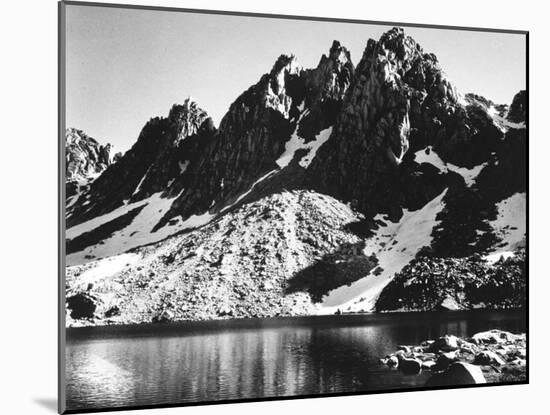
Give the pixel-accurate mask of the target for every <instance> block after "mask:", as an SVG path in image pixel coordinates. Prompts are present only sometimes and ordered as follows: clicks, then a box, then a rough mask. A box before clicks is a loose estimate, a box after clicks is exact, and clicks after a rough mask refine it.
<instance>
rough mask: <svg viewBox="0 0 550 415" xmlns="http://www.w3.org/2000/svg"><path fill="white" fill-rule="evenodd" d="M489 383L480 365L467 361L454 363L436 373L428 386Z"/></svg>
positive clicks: (427, 383) (429, 380)
mask: <svg viewBox="0 0 550 415" xmlns="http://www.w3.org/2000/svg"><path fill="white" fill-rule="evenodd" d="M483 383H487V381H486V380H485V377H484V376H483V372H482V371H481V368H480V367H479V366H475V365H472V364H470V363H465V362H456V363H453V364H452V365H451V366H449V368H448V369H447V370H445V371H444V372H441V373H436V374H434V375H433V376H432V377H431V378H430V379H428V382H426V386H457V385H475V384H483Z"/></svg>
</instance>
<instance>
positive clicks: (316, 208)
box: [59, 2, 528, 412]
mask: <svg viewBox="0 0 550 415" xmlns="http://www.w3.org/2000/svg"><path fill="white" fill-rule="evenodd" d="M527 36H528V34H527V32H520V31H507V30H486V29H471V28H450V27H443V26H441V27H428V26H422V25H418V24H415V25H412V24H410V25H408V24H405V23H395V24H394V23H376V22H362V21H352V20H350V21H346V20H334V19H330V16H327V18H307V17H295V16H270V15H256V14H247V13H225V12H213V11H201V10H185V9H181V10H179V9H163V8H153V7H137V6H128V5H124V6H121V5H101V4H86V3H78V2H61V3H60V85H61V91H60V120H61V121H60V152H61V155H60V177H61V183H60V186H61V190H60V198H61V202H60V215H61V218H62V219H61V230H60V232H61V237H60V264H61V265H60V380H59V382H60V385H59V394H60V398H59V399H60V411H61V412H86V411H97V410H114V409H121V408H145V407H163V406H178V405H190V404H207V403H208V404H209V403H223V402H234V401H254V400H264V399H285V398H292V397H316V396H342V395H349V394H366V393H378V392H390V391H411V390H421V389H437V388H449V387H465V386H480V385H484V386H487V385H500V384H521V383H526V382H528V365H527V332H528V319H527V302H528V297H527V285H528V274H527V255H528V252H527V248H528V241H527V203H528V195H527V190H528V177H527V172H528V168H527V160H528V90H527V88H528V82H527V54H528V49H527Z"/></svg>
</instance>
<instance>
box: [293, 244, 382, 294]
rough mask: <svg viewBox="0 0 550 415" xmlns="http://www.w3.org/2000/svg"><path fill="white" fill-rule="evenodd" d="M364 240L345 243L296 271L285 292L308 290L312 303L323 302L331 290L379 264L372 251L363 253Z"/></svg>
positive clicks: (364, 273) (366, 272)
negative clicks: (367, 253)
mask: <svg viewBox="0 0 550 415" xmlns="http://www.w3.org/2000/svg"><path fill="white" fill-rule="evenodd" d="M364 247H365V243H364V242H362V241H361V242H358V243H355V244H343V245H341V246H340V247H339V248H338V249H337V250H336V251H334V252H331V253H329V254H326V255H324V256H323V257H321V258H320V259H319V260H318V261H317V262H315V263H314V264H312V265H310V266H309V267H307V268H304V269H303V270H301V271H299V272H298V273H296V274H295V275H294V276H293V277H292V278H291V279H289V280H288V281H287V286H286V288H285V294H292V293H296V292H308V293H309V294H310V295H311V298H312V300H313V302H316V303H318V302H321V300H322V298H323V296H324V295H326V294H328V293H329V291H331V290H334V289H335V288H338V287H341V286H343V285H350V284H351V283H353V282H354V281H357V280H358V279H360V278H363V277H364V276H365V275H367V274H368V273H369V272H370V271H371V270H372V269H373V268H375V267H376V266H377V264H378V259H377V258H376V256H375V255H374V254H373V255H371V256H368V257H367V256H365V255H363V249H364Z"/></svg>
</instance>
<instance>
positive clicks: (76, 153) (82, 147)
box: [65, 128, 121, 181]
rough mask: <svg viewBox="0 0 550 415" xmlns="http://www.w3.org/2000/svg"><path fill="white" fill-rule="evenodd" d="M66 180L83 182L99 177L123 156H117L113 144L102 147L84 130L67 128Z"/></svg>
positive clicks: (118, 154)
mask: <svg viewBox="0 0 550 415" xmlns="http://www.w3.org/2000/svg"><path fill="white" fill-rule="evenodd" d="M65 157H66V179H67V180H68V181H74V180H76V181H82V180H84V181H85V180H88V179H90V178H94V177H97V176H98V175H99V174H101V173H102V172H103V171H104V170H105V169H106V168H107V167H109V166H110V165H111V164H113V163H114V162H116V161H117V160H118V159H119V158H120V157H121V154H120V153H117V154H115V153H114V151H113V146H112V145H111V144H109V143H108V144H105V145H101V144H99V142H98V141H97V140H95V139H94V138H92V137H90V136H88V135H87V134H86V133H84V132H83V131H82V130H78V129H76V128H67V130H66V131H65Z"/></svg>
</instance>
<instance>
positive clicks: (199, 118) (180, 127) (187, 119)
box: [168, 97, 208, 142]
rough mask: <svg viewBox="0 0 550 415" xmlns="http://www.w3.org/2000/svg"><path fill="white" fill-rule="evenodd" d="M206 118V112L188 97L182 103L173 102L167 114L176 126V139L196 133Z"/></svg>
mask: <svg viewBox="0 0 550 415" xmlns="http://www.w3.org/2000/svg"><path fill="white" fill-rule="evenodd" d="M207 118H208V114H207V113H206V111H204V110H203V109H202V108H200V107H199V106H198V104H197V102H196V101H193V100H192V99H191V98H190V97H189V98H187V99H186V100H185V101H184V102H183V104H181V105H179V104H174V105H173V106H172V108H171V109H170V112H169V114H168V119H169V120H170V123H171V124H172V125H173V126H174V127H175V128H176V131H177V138H176V141H177V142H179V141H180V140H182V139H184V138H185V137H188V136H190V135H193V134H196V133H197V131H198V130H199V128H200V126H201V125H202V123H203V122H204V121H205V120H206V119H207Z"/></svg>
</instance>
